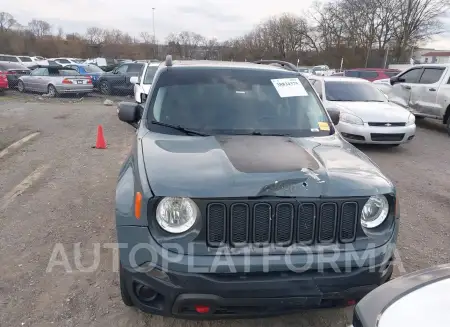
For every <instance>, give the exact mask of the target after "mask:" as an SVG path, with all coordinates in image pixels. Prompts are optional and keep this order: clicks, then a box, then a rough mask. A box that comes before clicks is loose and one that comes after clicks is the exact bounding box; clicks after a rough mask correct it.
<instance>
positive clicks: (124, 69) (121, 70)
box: [117, 65, 128, 74]
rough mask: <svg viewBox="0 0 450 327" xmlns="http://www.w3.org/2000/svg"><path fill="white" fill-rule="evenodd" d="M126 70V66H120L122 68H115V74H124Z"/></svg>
mask: <svg viewBox="0 0 450 327" xmlns="http://www.w3.org/2000/svg"><path fill="white" fill-rule="evenodd" d="M127 69H128V65H122V66H119V67H117V72H118V73H122V74H125V73H126V72H127Z"/></svg>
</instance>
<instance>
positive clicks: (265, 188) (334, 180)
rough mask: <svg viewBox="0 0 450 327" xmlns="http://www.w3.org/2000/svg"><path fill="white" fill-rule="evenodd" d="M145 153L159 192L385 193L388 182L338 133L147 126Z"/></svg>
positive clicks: (201, 194) (191, 194) (154, 187)
mask: <svg viewBox="0 0 450 327" xmlns="http://www.w3.org/2000/svg"><path fill="white" fill-rule="evenodd" d="M142 155H143V158H144V163H145V169H146V172H147V177H148V181H149V184H150V187H151V189H152V191H153V193H154V194H155V195H157V196H186V197H197V198H208V197H254V196H289V197H336V196H339V197H342V196H367V195H373V194H379V193H389V192H391V191H392V189H393V185H392V184H391V182H390V181H389V180H388V179H387V178H386V177H385V176H384V175H383V174H382V173H381V172H380V171H379V169H378V167H377V166H375V165H374V164H373V163H372V162H371V161H370V159H369V158H368V157H367V156H366V155H364V154H363V153H362V152H360V151H359V150H357V149H356V148H355V147H353V146H352V145H350V144H349V143H347V142H346V141H344V140H342V138H341V137H340V136H339V135H332V136H326V137H317V138H292V137H275V136H242V135H236V136H208V137H201V136H200V137H199V136H176V135H163V134H156V133H151V132H149V133H147V134H146V135H145V136H144V137H143V139H142Z"/></svg>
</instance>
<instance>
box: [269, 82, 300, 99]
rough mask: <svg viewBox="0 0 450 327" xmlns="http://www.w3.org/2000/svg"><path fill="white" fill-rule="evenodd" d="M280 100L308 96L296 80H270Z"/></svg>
mask: <svg viewBox="0 0 450 327" xmlns="http://www.w3.org/2000/svg"><path fill="white" fill-rule="evenodd" d="M270 81H271V82H272V84H273V86H275V89H276V90H277V92H278V94H279V95H280V97H282V98H288V97H305V96H308V92H306V90H305V88H304V87H303V85H302V83H301V82H300V80H299V79H298V78H277V79H271V80H270Z"/></svg>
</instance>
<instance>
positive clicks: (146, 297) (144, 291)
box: [135, 284, 158, 302]
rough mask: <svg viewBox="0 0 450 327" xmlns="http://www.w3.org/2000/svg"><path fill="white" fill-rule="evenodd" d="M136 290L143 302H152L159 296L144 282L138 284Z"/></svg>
mask: <svg viewBox="0 0 450 327" xmlns="http://www.w3.org/2000/svg"><path fill="white" fill-rule="evenodd" d="M135 292H136V296H137V297H138V298H139V300H141V301H142V302H152V301H153V300H154V299H156V297H157V296H158V293H157V292H155V291H154V290H153V289H151V288H150V287H148V286H145V285H143V284H137V285H136V287H135Z"/></svg>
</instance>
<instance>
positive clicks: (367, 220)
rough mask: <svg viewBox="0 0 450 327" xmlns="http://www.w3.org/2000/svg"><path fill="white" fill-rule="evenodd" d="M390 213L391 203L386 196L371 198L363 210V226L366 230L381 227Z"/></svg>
mask: <svg viewBox="0 0 450 327" xmlns="http://www.w3.org/2000/svg"><path fill="white" fill-rule="evenodd" d="M388 213H389V203H388V201H387V199H386V197H385V196H384V195H374V196H371V197H370V198H369V200H368V201H367V202H366V204H365V205H364V207H363V209H362V213H361V225H362V226H363V227H365V228H375V227H378V226H380V225H381V224H382V223H383V221H384V220H385V219H386V217H387V215H388Z"/></svg>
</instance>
